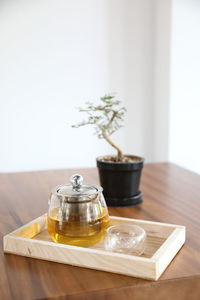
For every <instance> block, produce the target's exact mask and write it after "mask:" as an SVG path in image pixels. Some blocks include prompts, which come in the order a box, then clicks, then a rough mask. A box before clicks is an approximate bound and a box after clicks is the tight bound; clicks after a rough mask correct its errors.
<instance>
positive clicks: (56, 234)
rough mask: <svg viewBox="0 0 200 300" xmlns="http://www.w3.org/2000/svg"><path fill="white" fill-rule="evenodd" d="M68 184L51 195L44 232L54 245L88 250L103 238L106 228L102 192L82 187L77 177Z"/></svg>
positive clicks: (107, 217) (99, 188)
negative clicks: (73, 246)
mask: <svg viewBox="0 0 200 300" xmlns="http://www.w3.org/2000/svg"><path fill="white" fill-rule="evenodd" d="M70 182H71V184H64V185H61V186H58V187H56V188H54V189H53V190H52V192H51V195H50V199H49V210H48V214H47V229H48V232H49V234H50V236H51V238H52V239H53V241H54V242H57V243H63V244H69V245H75V246H82V247H89V246H92V245H94V244H96V243H97V242H99V241H100V240H101V239H102V238H103V236H104V232H105V230H106V229H107V227H108V225H109V215H108V209H107V206H106V203H105V200H104V196H103V194H102V191H103V189H102V187H100V186H97V185H89V184H83V177H82V176H81V175H78V174H76V175H73V176H72V177H71V178H70Z"/></svg>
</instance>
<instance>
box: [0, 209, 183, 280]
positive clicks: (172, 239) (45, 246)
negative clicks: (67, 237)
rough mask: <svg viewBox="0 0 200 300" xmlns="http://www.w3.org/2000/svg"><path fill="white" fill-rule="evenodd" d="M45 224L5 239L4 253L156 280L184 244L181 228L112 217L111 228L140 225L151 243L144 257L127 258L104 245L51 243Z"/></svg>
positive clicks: (34, 224) (38, 223)
mask: <svg viewBox="0 0 200 300" xmlns="http://www.w3.org/2000/svg"><path fill="white" fill-rule="evenodd" d="M45 220H46V214H44V215H43V216H41V217H39V218H37V219H35V220H33V221H32V222H30V223H28V224H27V225H25V226H23V227H21V228H19V229H18V230H15V231H14V232H12V233H10V234H8V235H6V236H4V252H6V253H13V254H18V255H23V256H27V257H33V258H38V259H44V260H49V261H55V262H59V263H64V264H70V265H75V266H81V267H86V268H91V269H96V270H103V271H107V272H113V273H119V274H124V275H129V276H135V277H140V278H146V279H152V280H157V279H158V278H159V276H160V275H161V274H162V272H163V271H164V270H165V269H166V267H167V265H168V264H169V263H170V261H171V260H172V259H173V257H174V256H175V254H176V253H177V252H178V251H179V249H180V248H181V247H182V245H183V243H184V242H185V238H184V237H185V228H184V227H182V226H178V225H177V226H176V225H171V226H170V224H163V225H162V223H156V222H150V221H142V220H134V219H128V218H119V217H111V218H110V225H111V226H112V225H114V224H120V223H123V224H134V225H136V224H137V225H138V224H139V225H140V226H141V227H142V228H144V229H145V231H146V234H147V237H148V242H147V243H146V251H145V252H144V254H143V256H140V257H139V256H134V255H125V254H121V253H114V252H108V251H106V249H105V248H104V241H101V243H99V244H96V245H94V246H93V247H91V248H83V247H75V246H69V245H64V244H56V243H54V242H53V241H51V240H50V239H49V234H48V232H47V230H46V228H45V227H46V226H45ZM162 227H163V230H164V234H163V233H162ZM179 233H181V236H182V239H179ZM163 236H165V238H163ZM34 237H36V238H34ZM155 241H156V243H155ZM155 245H156V246H157V247H155ZM154 251H155V252H154ZM149 254H150V255H149Z"/></svg>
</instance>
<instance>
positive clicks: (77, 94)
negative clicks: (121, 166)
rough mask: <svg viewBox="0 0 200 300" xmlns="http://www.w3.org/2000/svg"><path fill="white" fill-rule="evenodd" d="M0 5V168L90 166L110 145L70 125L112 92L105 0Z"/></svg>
mask: <svg viewBox="0 0 200 300" xmlns="http://www.w3.org/2000/svg"><path fill="white" fill-rule="evenodd" d="M0 6H1V7H0V66H1V67H0V95H1V97H0V98H1V100H0V105H1V109H0V140H1V147H0V171H20V170H32V169H48V168H65V167H78V166H80V167H82V166H92V165H94V164H95V157H96V156H98V155H100V154H104V153H107V152H109V151H110V147H109V146H107V145H106V144H105V143H104V142H103V141H99V140H97V139H96V138H95V137H94V136H93V131H92V129H90V128H82V129H79V130H78V129H72V128H71V127H70V125H71V124H73V123H76V122H77V121H80V118H82V117H81V116H80V115H79V113H78V112H77V111H76V109H75V107H77V106H80V105H81V104H83V103H84V101H86V100H91V99H96V98H98V97H99V96H101V95H103V94H104V93H105V92H107V91H109V55H110V54H109V48H108V46H109V41H108V35H107V26H108V9H107V3H106V0H105V1H92V0H85V1H81V0H75V1H74V0H73V1H65V0H60V1H55V0H42V1H39V0H38V1H33V0H17V1H7V2H1V3H0Z"/></svg>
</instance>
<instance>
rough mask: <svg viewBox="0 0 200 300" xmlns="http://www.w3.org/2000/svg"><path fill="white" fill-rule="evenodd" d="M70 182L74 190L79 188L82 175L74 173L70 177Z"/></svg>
mask: <svg viewBox="0 0 200 300" xmlns="http://www.w3.org/2000/svg"><path fill="white" fill-rule="evenodd" d="M70 182H71V184H72V186H73V189H74V190H79V189H80V188H81V187H82V184H83V177H82V176H81V175H79V174H74V175H72V176H71V177H70Z"/></svg>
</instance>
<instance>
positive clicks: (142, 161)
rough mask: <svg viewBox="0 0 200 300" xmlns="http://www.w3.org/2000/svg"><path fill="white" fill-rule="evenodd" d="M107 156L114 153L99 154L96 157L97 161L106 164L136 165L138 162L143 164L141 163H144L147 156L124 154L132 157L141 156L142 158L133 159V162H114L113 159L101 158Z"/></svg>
mask: <svg viewBox="0 0 200 300" xmlns="http://www.w3.org/2000/svg"><path fill="white" fill-rule="evenodd" d="M106 156H114V155H113V154H106V155H101V156H98V157H97V158H96V161H97V162H100V163H101V164H106V165H111V164H112V165H113V164H114V165H133V164H134V165H136V164H141V163H144V161H145V158H144V157H141V156H137V155H131V154H124V156H125V157H130V158H134V157H135V158H139V159H140V160H138V161H133V162H130V161H129V162H120V161H116V162H113V161H104V160H102V159H101V158H102V157H106Z"/></svg>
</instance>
